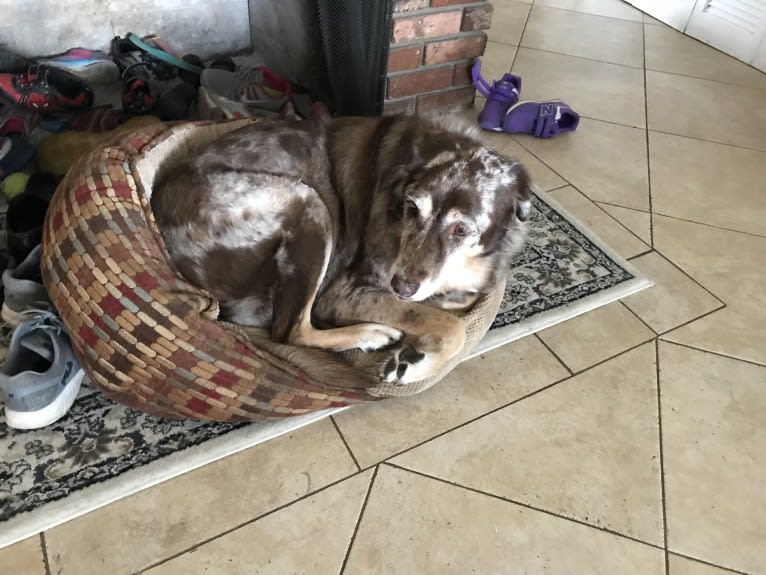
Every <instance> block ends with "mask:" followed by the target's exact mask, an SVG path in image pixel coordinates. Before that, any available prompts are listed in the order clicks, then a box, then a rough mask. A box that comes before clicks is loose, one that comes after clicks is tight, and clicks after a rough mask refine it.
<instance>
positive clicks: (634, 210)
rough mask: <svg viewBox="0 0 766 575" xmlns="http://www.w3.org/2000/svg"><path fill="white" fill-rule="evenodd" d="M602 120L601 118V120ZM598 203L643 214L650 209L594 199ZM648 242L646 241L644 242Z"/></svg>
mask: <svg viewBox="0 0 766 575" xmlns="http://www.w3.org/2000/svg"><path fill="white" fill-rule="evenodd" d="M599 121H600V120H599ZM592 201H595V203H597V204H603V205H605V206H614V207H615V208H622V209H624V210H631V211H633V212H639V213H641V214H648V213H649V210H639V209H638V208H631V207H630V206H623V205H622V204H615V203H614V202H605V201H604V200H592ZM644 243H646V242H644Z"/></svg>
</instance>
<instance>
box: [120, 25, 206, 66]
mask: <svg viewBox="0 0 766 575" xmlns="http://www.w3.org/2000/svg"><path fill="white" fill-rule="evenodd" d="M128 40H130V42H132V43H133V45H134V46H136V47H137V48H139V49H141V50H143V51H144V52H147V53H148V54H150V55H151V56H153V57H154V58H157V59H158V60H162V61H163V62H165V63H166V64H169V65H171V66H174V67H176V68H180V69H182V70H186V71H187V72H193V73H195V74H199V73H200V72H202V68H200V67H199V66H195V65H194V64H192V63H191V62H187V61H185V60H182V59H181V58H179V57H177V56H174V55H173V54H170V53H168V52H166V51H165V50H162V49H160V48H158V47H157V46H153V45H152V44H149V43H148V42H144V40H142V39H141V38H139V37H138V36H136V35H135V34H133V33H132V32H131V33H129V34H128ZM157 40H158V39H157V38H152V41H157ZM162 45H164V43H162Z"/></svg>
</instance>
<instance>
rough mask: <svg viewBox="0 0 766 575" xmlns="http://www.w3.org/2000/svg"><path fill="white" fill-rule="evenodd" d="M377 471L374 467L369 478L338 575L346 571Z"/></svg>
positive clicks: (376, 467)
mask: <svg viewBox="0 0 766 575" xmlns="http://www.w3.org/2000/svg"><path fill="white" fill-rule="evenodd" d="M378 469H380V466H377V465H376V466H375V471H373V472H372V477H371V478H370V484H369V485H368V486H367V494H366V495H365V496H364V502H363V503H362V508H361V509H360V510H359V516H358V517H357V518H356V524H355V525H354V532H353V533H352V534H351V540H350V541H349V542H348V547H347V548H346V555H345V556H344V557H343V563H342V564H341V566H340V572H339V575H343V572H344V571H345V570H346V563H348V558H349V556H350V555H351V548H352V547H353V546H354V541H356V534H357V533H358V532H359V525H360V524H361V523H362V517H363V516H364V512H365V510H366V509H367V502H368V501H369V500H370V493H372V486H373V485H375V479H376V478H377V477H378Z"/></svg>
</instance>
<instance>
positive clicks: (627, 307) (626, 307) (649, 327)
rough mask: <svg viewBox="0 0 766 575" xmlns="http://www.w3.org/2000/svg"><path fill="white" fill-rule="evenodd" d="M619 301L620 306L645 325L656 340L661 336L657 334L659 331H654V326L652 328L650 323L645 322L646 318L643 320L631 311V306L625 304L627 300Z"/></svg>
mask: <svg viewBox="0 0 766 575" xmlns="http://www.w3.org/2000/svg"><path fill="white" fill-rule="evenodd" d="M618 301H619V302H620V304H621V305H622V307H624V308H625V309H626V310H628V312H629V313H630V314H631V315H633V316H635V318H636V319H637V320H638V321H640V322H641V323H642V324H644V327H646V328H647V329H648V330H649V331H651V332H652V333H653V334H654V337H655V338H656V337H657V336H658V335H659V333H657V330H655V329H654V328H653V327H652V326H650V325H649V324H648V323H646V322H645V321H644V318H642V317H641V316H640V315H638V314H637V313H636V312H634V311H633V310H632V309H630V306H628V305H627V304H626V303H625V300H624V299H621V300H618Z"/></svg>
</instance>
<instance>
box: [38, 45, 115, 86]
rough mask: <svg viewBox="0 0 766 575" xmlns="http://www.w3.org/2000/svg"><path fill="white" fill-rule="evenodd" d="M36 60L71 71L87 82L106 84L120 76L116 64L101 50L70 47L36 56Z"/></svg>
mask: <svg viewBox="0 0 766 575" xmlns="http://www.w3.org/2000/svg"><path fill="white" fill-rule="evenodd" d="M37 62H38V63H40V64H43V65H45V66H49V67H51V68H59V69H61V70H66V71H67V72H71V73H72V74H74V75H75V76H77V77H78V78H80V79H82V80H84V81H85V82H87V83H88V84H108V83H110V82H116V81H117V80H119V78H120V70H119V69H118V68H117V64H115V63H114V62H113V61H112V60H111V58H109V57H108V56H107V55H106V54H104V53H103V52H102V51H101V50H88V49H87V48H70V49H69V50H67V51H66V52H64V53H63V54H56V55H54V56H45V57H44V58H38V59H37Z"/></svg>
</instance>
